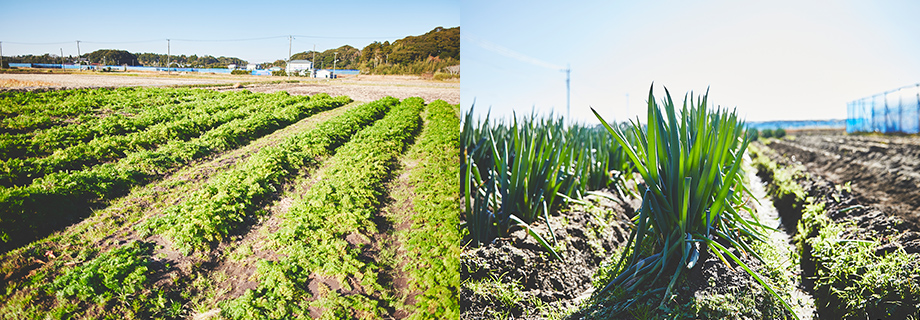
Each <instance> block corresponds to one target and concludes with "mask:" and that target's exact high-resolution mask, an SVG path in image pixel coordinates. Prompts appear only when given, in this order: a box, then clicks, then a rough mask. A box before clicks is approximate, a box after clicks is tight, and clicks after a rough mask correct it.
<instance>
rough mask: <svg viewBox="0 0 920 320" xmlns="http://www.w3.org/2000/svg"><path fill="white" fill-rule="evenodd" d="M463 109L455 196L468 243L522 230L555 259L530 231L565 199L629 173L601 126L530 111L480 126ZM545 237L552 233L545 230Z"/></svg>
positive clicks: (616, 183)
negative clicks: (520, 116)
mask: <svg viewBox="0 0 920 320" xmlns="http://www.w3.org/2000/svg"><path fill="white" fill-rule="evenodd" d="M472 115H473V110H472V108H471V109H470V110H469V111H468V113H467V115H466V117H465V121H464V123H463V129H462V133H461V140H460V141H461V147H460V148H461V150H462V152H463V155H462V156H463V159H464V163H463V165H462V166H461V188H462V190H461V192H462V193H463V195H464V200H465V204H466V207H465V214H466V222H464V226H465V227H466V229H467V231H468V232H469V235H470V244H471V245H473V246H480V245H483V244H485V243H489V242H490V241H492V239H494V238H495V237H504V236H507V235H508V234H509V233H510V232H511V231H512V228H523V229H525V230H527V232H528V233H529V234H530V235H531V236H533V237H534V238H535V239H536V240H537V241H538V242H539V243H540V244H541V245H542V246H543V247H544V248H546V249H547V250H548V251H550V253H552V255H553V256H554V257H556V258H559V259H561V256H560V255H558V253H557V252H556V251H555V249H554V248H553V246H552V245H550V243H549V241H547V240H546V239H545V238H544V237H543V236H542V235H540V234H538V233H537V232H535V230H534V229H532V228H530V225H531V224H533V223H534V222H536V221H538V220H542V221H544V222H547V225H548V219H549V214H550V212H552V211H553V210H556V209H558V208H559V207H561V206H562V205H563V204H564V202H565V201H568V200H571V199H577V198H581V197H582V195H584V194H585V193H586V192H587V191H589V190H597V189H601V188H605V187H611V188H617V189H622V188H623V185H624V180H623V179H622V176H623V173H624V172H629V171H630V170H631V169H630V168H629V166H628V162H627V161H626V155H625V152H624V151H623V149H622V148H621V147H619V146H617V145H616V144H614V143H613V140H612V138H611V137H610V136H609V135H608V134H607V132H605V131H604V130H602V129H599V128H596V127H592V128H588V127H583V126H578V125H574V126H567V125H565V121H563V119H562V118H552V116H550V117H548V118H538V117H537V116H536V115H534V114H531V115H530V116H529V117H525V118H523V119H521V120H519V119H517V117H516V116H515V117H514V118H513V119H512V121H511V123H510V124H505V123H502V122H499V123H496V124H494V125H493V124H490V120H489V118H488V117H486V119H485V120H484V121H482V122H481V123H480V124H479V126H476V125H475V124H474V121H473V119H472ZM549 232H550V236H552V240H553V241H555V234H554V233H553V230H552V229H551V228H550V230H549Z"/></svg>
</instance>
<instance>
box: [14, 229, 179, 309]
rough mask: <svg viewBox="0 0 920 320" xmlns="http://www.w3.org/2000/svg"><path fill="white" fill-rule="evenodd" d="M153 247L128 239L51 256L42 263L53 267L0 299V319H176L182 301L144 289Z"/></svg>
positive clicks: (154, 289)
mask: <svg viewBox="0 0 920 320" xmlns="http://www.w3.org/2000/svg"><path fill="white" fill-rule="evenodd" d="M153 249H154V246H153V244H152V243H145V242H138V241H133V242H130V243H127V244H124V245H122V246H119V247H117V248H115V249H113V250H110V251H107V252H104V253H101V254H98V250H97V249H95V248H88V249H83V250H80V251H79V252H75V253H73V254H65V255H62V256H59V257H53V256H52V257H51V258H56V259H51V260H49V262H48V264H50V265H53V267H51V268H43V271H40V272H39V274H37V275H35V276H34V277H32V281H30V282H27V284H26V286H27V287H29V288H30V289H31V290H23V291H25V292H27V293H26V294H14V295H9V296H7V297H5V298H8V299H9V300H6V301H5V302H6V303H5V304H2V305H0V319H77V318H80V319H83V318H86V319H89V318H96V319H151V318H157V319H163V318H176V317H179V316H180V314H181V313H180V312H181V308H182V305H181V304H179V303H176V302H175V300H174V299H171V298H170V297H169V296H168V294H167V293H166V292H165V291H163V290H161V289H157V288H151V287H150V285H151V283H152V282H153V281H152V279H151V276H152V274H153V270H152V269H154V268H155V267H154V266H151V263H150V261H151V259H152V257H151V253H152V251H153ZM49 252H50V251H49ZM49 269H50V270H49ZM21 289H22V288H21ZM7 291H8V292H7V294H9V293H10V292H12V290H10V289H9V288H8V289H7ZM20 292H21V291H20Z"/></svg>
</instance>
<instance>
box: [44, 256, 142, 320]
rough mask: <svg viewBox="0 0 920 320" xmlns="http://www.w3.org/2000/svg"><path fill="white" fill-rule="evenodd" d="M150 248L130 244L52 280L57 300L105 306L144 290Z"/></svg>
mask: <svg viewBox="0 0 920 320" xmlns="http://www.w3.org/2000/svg"><path fill="white" fill-rule="evenodd" d="M152 248H153V245H152V244H150V243H143V242H137V241H135V242H132V243H130V244H127V245H125V246H122V247H120V248H117V249H114V250H112V251H109V252H106V253H103V254H101V255H100V256H99V257H97V258H95V259H93V260H90V261H89V262H87V263H85V264H83V265H80V266H78V267H76V268H74V269H71V270H69V271H67V272H66V273H64V274H63V275H61V276H59V277H58V278H57V279H55V280H54V283H53V284H52V288H54V290H55V291H56V294H57V296H58V297H60V298H67V297H72V298H77V299H79V300H84V301H94V302H96V303H98V304H103V305H104V304H106V303H108V302H109V301H111V300H112V299H115V298H118V299H125V298H127V297H130V296H131V295H133V294H136V293H138V292H140V291H142V290H144V286H145V285H146V282H147V275H148V268H147V265H148V264H149V258H150V252H151V250H152Z"/></svg>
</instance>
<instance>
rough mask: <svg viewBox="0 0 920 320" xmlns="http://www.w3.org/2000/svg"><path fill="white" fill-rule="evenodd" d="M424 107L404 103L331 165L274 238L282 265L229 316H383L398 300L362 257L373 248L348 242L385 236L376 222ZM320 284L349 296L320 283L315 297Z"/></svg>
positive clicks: (265, 267)
mask: <svg viewBox="0 0 920 320" xmlns="http://www.w3.org/2000/svg"><path fill="white" fill-rule="evenodd" d="M423 106H424V101H423V100H422V99H420V98H407V99H405V100H403V101H402V103H401V104H399V105H398V106H396V107H394V108H393V109H392V110H391V111H390V112H389V113H388V114H387V115H386V116H385V117H384V118H383V119H381V120H379V121H377V122H376V123H375V124H374V125H373V126H370V127H368V128H365V129H363V130H361V131H360V132H358V133H357V134H356V135H355V136H354V137H353V138H352V139H351V140H350V141H349V142H348V143H346V144H344V145H343V146H342V147H340V148H339V149H338V150H337V151H336V153H335V155H334V156H332V157H330V158H329V159H327V161H326V162H325V165H324V167H323V168H322V169H320V170H318V171H317V173H316V174H315V176H316V177H317V178H318V179H319V180H318V181H316V182H315V183H314V184H313V185H312V186H311V187H310V188H309V189H308V190H307V191H306V192H305V193H304V194H303V195H302V197H301V199H299V200H297V201H295V203H294V204H293V205H292V207H291V208H290V210H289V211H288V212H287V213H286V214H285V215H284V221H283V222H282V225H281V228H280V229H279V230H278V231H277V232H276V233H274V234H273V235H272V241H273V242H274V248H275V250H277V252H278V254H280V257H279V258H278V259H277V260H274V261H273V260H262V261H260V262H259V264H258V268H257V270H256V274H255V278H256V279H257V280H258V281H259V286H258V288H256V289H252V290H248V291H246V293H245V294H243V296H241V297H239V298H237V299H234V300H231V301H227V302H225V303H223V304H222V307H221V308H222V312H221V314H222V316H224V317H227V318H231V319H252V318H259V319H304V318H310V317H311V314H310V311H309V310H310V307H315V308H317V309H319V310H324V313H323V314H322V315H321V318H324V319H342V318H379V317H380V316H381V314H382V313H383V311H384V308H386V307H388V305H387V304H388V303H387V301H390V300H391V299H392V298H393V297H392V293H391V290H390V289H389V288H386V287H384V286H383V285H382V284H381V279H380V278H379V275H380V274H379V272H380V266H379V265H378V262H376V261H373V260H370V259H367V258H363V257H362V254H363V251H364V250H366V249H368V248H366V247H365V246H366V245H367V244H364V245H362V244H350V243H349V242H348V241H346V236H353V237H357V238H358V239H367V237H369V236H370V235H372V234H374V233H376V232H377V231H378V230H377V225H376V223H375V222H374V220H375V219H374V217H375V214H376V213H377V211H378V210H379V208H380V207H381V201H382V200H383V197H382V196H383V195H384V194H385V193H386V190H385V188H386V181H388V180H390V178H391V175H392V172H393V169H394V166H395V164H396V160H397V159H398V157H399V156H400V155H401V154H402V153H403V152H404V150H405V149H406V147H407V146H408V144H409V143H410V142H411V139H412V138H413V137H415V135H416V133H417V132H418V131H419V129H420V127H421V116H420V113H421V110H422V108H423ZM320 278H331V279H332V281H335V282H337V283H338V284H339V285H340V286H341V288H339V289H340V290H341V291H339V290H334V289H332V288H330V287H329V286H327V285H326V284H323V283H319V284H314V285H315V286H316V289H315V290H316V292H317V295H316V296H314V295H313V294H311V293H310V292H311V290H310V288H309V287H308V286H311V280H314V281H317V280H318V279H320ZM317 282H318V281H317ZM354 285H360V286H361V288H356V287H354ZM355 291H357V292H355ZM349 292H352V293H349Z"/></svg>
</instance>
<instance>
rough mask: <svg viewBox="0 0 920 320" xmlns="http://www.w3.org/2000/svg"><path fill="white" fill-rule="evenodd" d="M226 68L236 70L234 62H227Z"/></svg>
mask: <svg viewBox="0 0 920 320" xmlns="http://www.w3.org/2000/svg"><path fill="white" fill-rule="evenodd" d="M227 69H230V70H236V64H234V63H231V64H228V65H227Z"/></svg>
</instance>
